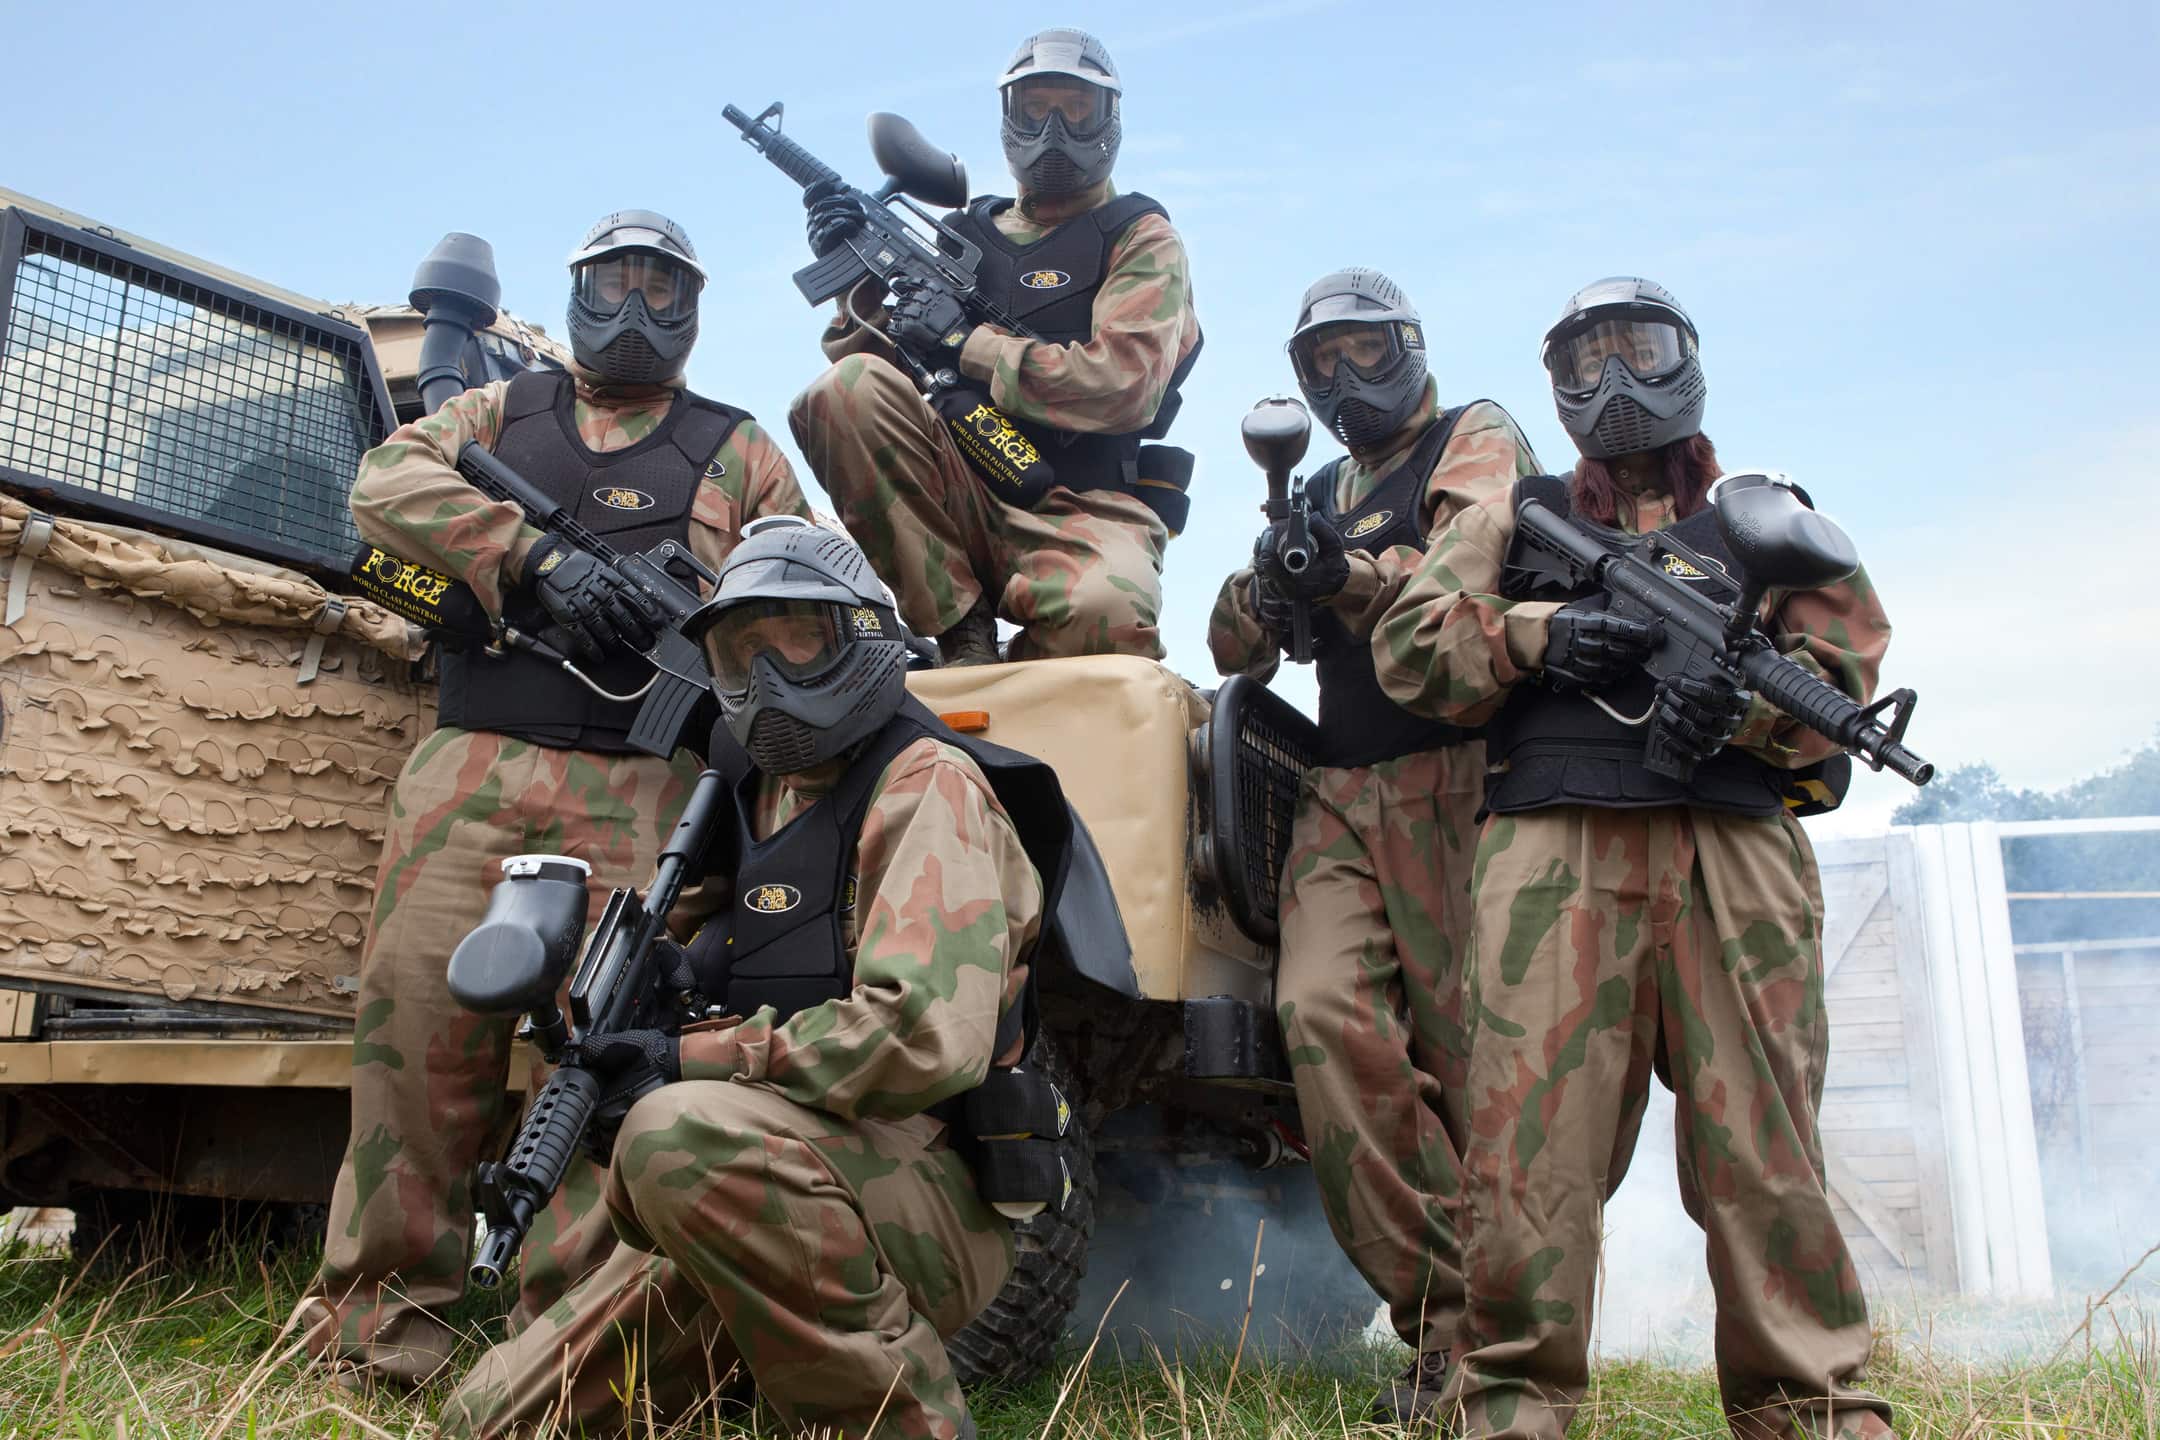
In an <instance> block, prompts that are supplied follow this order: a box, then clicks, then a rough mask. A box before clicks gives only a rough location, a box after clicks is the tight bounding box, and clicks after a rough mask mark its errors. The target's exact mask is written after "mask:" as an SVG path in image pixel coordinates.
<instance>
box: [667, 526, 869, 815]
mask: <svg viewBox="0 0 2160 1440" xmlns="http://www.w3.org/2000/svg"><path fill="white" fill-rule="evenodd" d="M714 598H715V602H716V603H717V604H718V605H719V606H720V607H722V608H720V609H719V611H718V618H717V619H716V620H715V621H714V624H713V627H712V630H711V632H710V635H711V640H712V644H713V647H714V649H715V650H717V652H718V655H717V664H716V665H715V667H714V671H713V688H714V689H715V690H716V691H717V692H718V693H719V698H720V718H721V721H722V722H723V723H724V724H725V725H726V726H727V728H728V733H729V734H731V735H733V736H734V737H735V740H736V743H738V744H739V745H741V746H742V747H743V749H744V750H746V751H747V752H749V755H750V760H751V763H752V764H754V765H756V766H757V767H758V769H760V770H762V771H764V772H765V773H766V774H768V775H792V774H795V773H796V772H798V771H802V770H808V769H810V768H811V767H813V766H816V765H821V764H823V763H824V762H826V761H827V760H831V759H834V758H836V757H838V756H840V755H843V754H845V753H846V752H847V751H848V750H849V749H851V748H852V747H854V746H855V745H858V744H860V743H861V742H862V741H864V740H866V739H868V738H869V737H870V736H872V735H874V734H876V733H877V732H878V731H879V730H880V729H882V728H884V725H885V722H886V721H888V720H890V719H891V718H892V717H893V715H894V713H895V712H896V711H898V710H899V708H900V703H901V701H902V700H903V699H904V698H905V696H906V689H905V686H904V683H903V676H904V672H905V670H906V668H907V647H906V644H905V642H904V641H903V640H902V638H901V629H900V619H899V616H898V615H896V614H895V613H894V611H893V607H892V603H891V602H890V601H889V600H888V599H887V598H886V594H885V589H884V587H883V586H882V585H880V584H879V583H878V580H877V577H876V575H875V574H873V573H872V571H871V569H870V562H869V561H868V560H867V559H865V558H864V556H863V553H862V551H860V550H858V549H857V548H856V547H855V544H854V542H853V541H851V540H849V539H848V538H847V536H845V535H842V534H840V533H839V532H837V531H833V530H827V529H824V528H822V527H821V526H817V525H812V524H811V523H810V522H808V521H806V520H800V519H797V518H795V517H793V516H775V517H771V518H768V519H764V520H758V521H755V522H753V523H752V524H751V525H750V526H748V527H747V528H746V529H745V530H744V532H743V540H742V543H741V544H739V545H737V546H736V547H735V550H734V553H733V554H731V555H729V556H728V560H727V563H726V564H725V565H723V566H721V567H720V584H719V588H718V591H717V592H716V594H715V597H714Z"/></svg>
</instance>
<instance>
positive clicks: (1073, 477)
mask: <svg viewBox="0 0 2160 1440" xmlns="http://www.w3.org/2000/svg"><path fill="white" fill-rule="evenodd" d="M1012 203H1013V202H1012V201H1011V200H1010V199H1007V198H1004V197H1001V196H995V195H985V196H983V197H981V198H980V199H977V200H974V201H971V202H969V204H968V207H967V209H965V210H955V211H953V212H952V213H950V214H948V215H947V216H946V217H945V223H946V224H947V225H949V226H951V227H952V228H953V229H954V230H957V231H958V232H959V233H960V234H962V235H964V236H966V237H967V238H968V239H969V240H971V241H973V242H974V243H975V244H976V245H977V246H979V247H981V249H982V263H981V266H980V268H979V270H978V273H977V275H976V284H977V287H978V288H979V289H980V291H981V293H982V295H983V298H984V299H986V300H989V301H990V302H991V303H992V304H995V305H997V306H1000V307H1001V308H1002V309H1003V310H1004V311H1005V313H1006V314H1008V315H1010V316H1012V317H1013V319H1015V320H1018V321H1019V322H1020V323H1021V324H1023V325H1025V326H1027V327H1028V328H1029V329H1030V330H1033V331H1034V332H1035V333H1036V334H1038V335H1040V336H1042V338H1043V339H1045V340H1048V341H1051V342H1053V343H1055V344H1059V345H1076V344H1085V343H1087V342H1088V341H1089V340H1092V339H1093V338H1094V337H1095V292H1096V291H1098V290H1100V289H1101V288H1102V282H1103V277H1104V275H1105V274H1107V273H1108V271H1109V268H1110V252H1111V251H1112V250H1113V249H1115V248H1116V247H1117V242H1118V241H1119V240H1120V239H1121V238H1122V237H1123V236H1124V234H1125V232H1126V231H1127V230H1129V229H1131V228H1132V226H1133V223H1134V222H1135V221H1137V220H1139V219H1140V218H1141V217H1142V216H1145V215H1161V216H1163V217H1164V218H1166V219H1167V218H1168V217H1169V213H1170V212H1169V211H1167V210H1165V209H1163V207H1162V205H1161V204H1160V203H1159V202H1157V201H1154V200H1151V199H1149V198H1148V197H1147V196H1145V195H1141V194H1138V193H1135V194H1131V195H1120V196H1118V197H1117V198H1116V199H1115V200H1112V201H1111V202H1110V203H1108V204H1107V205H1098V206H1097V207H1096V208H1094V209H1093V210H1090V211H1088V212H1087V213H1086V214H1084V215H1075V216H1073V218H1072V219H1070V220H1067V221H1066V222H1065V223H1064V224H1062V225H1060V226H1058V227H1057V228H1056V229H1054V230H1052V231H1051V232H1050V233H1049V234H1047V235H1045V236H1043V237H1042V239H1040V240H1037V241H1036V242H1035V243H1034V244H1032V245H1022V244H1019V243H1018V242H1017V241H1014V240H1012V239H1010V238H1008V237H1007V236H1006V235H1004V234H1003V233H1002V232H1001V231H999V229H998V228H997V225H996V223H995V218H994V217H996V216H997V215H998V214H1000V213H1002V212H1003V211H1005V210H1009V209H1011V208H1012ZM1199 358H1200V344H1199V343H1197V342H1196V343H1195V344H1194V345H1193V348H1192V352H1191V353H1190V354H1188V355H1187V356H1186V357H1185V358H1184V359H1183V360H1181V361H1179V362H1178V367H1177V369H1176V370H1174V371H1173V372H1171V375H1170V384H1169V386H1168V387H1167V388H1165V389H1164V391H1163V398H1162V403H1161V404H1160V405H1159V406H1157V407H1156V410H1155V418H1154V419H1153V420H1151V421H1150V422H1149V423H1148V424H1147V426H1146V427H1145V428H1143V429H1140V430H1134V431H1131V432H1129V433H1127V434H1123V435H1097V434H1083V433H1081V432H1078V431H1072V430H1053V429H1051V428H1050V427H1049V426H1047V425H1037V424H1034V423H1033V422H1031V421H1025V420H1015V421H1014V424H1015V425H1016V426H1017V427H1018V428H1019V430H1020V432H1021V433H1022V434H1024V435H1026V436H1027V438H1028V440H1029V442H1030V443H1032V444H1033V445H1034V446H1035V448H1036V450H1037V451H1039V452H1040V453H1041V454H1042V456H1043V458H1044V459H1046V460H1048V461H1049V462H1050V466H1051V468H1052V469H1053V470H1055V471H1056V472H1057V483H1058V484H1060V485H1063V486H1064V487H1065V488H1066V489H1068V490H1075V491H1079V490H1106V489H1108V490H1128V491H1136V492H1137V493H1139V494H1140V498H1142V499H1143V500H1149V501H1150V503H1151V504H1152V503H1154V502H1153V500H1152V499H1151V497H1149V496H1148V494H1147V493H1146V490H1145V489H1144V488H1143V487H1141V485H1140V478H1141V472H1142V470H1143V468H1144V467H1143V465H1142V463H1141V455H1140V450H1141V442H1142V441H1143V440H1158V439H1160V438H1162V437H1163V436H1164V435H1167V434H1168V433H1169V432H1170V422H1171V421H1173V420H1175V419H1176V418H1177V413H1178V407H1179V406H1180V405H1182V404H1184V399H1183V397H1182V396H1181V395H1180V394H1179V390H1180V388H1181V387H1182V386H1183V385H1184V383H1185V377H1186V376H1188V375H1190V374H1191V373H1192V367H1193V362H1194V361H1195V360H1198V359H1199ZM1158 508H1159V507H1158ZM1182 517H1183V512H1182V510H1180V511H1179V517H1178V518H1179V519H1180V520H1182ZM1166 518H1167V517H1166ZM1171 528H1172V529H1176V528H1178V527H1177V526H1176V525H1172V526H1171Z"/></svg>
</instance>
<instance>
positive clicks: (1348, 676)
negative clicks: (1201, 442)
mask: <svg viewBox="0 0 2160 1440" xmlns="http://www.w3.org/2000/svg"><path fill="white" fill-rule="evenodd" d="M1471 403H1472V404H1477V403H1481V402H1477V401H1473V402H1471ZM1469 408H1470V406H1468V405H1458V406H1456V407H1455V408H1454V409H1452V410H1449V411H1447V412H1446V413H1444V414H1442V415H1439V416H1436V417H1434V419H1433V422H1432V424H1430V425H1428V426H1426V427H1425V433H1424V434H1422V435H1420V436H1419V437H1418V441H1417V444H1416V445H1415V446H1413V447H1412V448H1411V451H1410V454H1409V455H1408V456H1407V457H1406V458H1405V459H1404V460H1403V462H1402V463H1401V464H1400V465H1398V466H1396V467H1395V468H1394V469H1393V470H1391V471H1389V472H1388V473H1387V475H1386V477H1385V478H1384V479H1382V480H1381V481H1380V483H1379V484H1377V485H1375V486H1374V487H1373V489H1372V493H1371V494H1369V495H1367V496H1366V497H1365V498H1364V499H1363V500H1361V501H1359V502H1358V504H1357V505H1356V506H1354V507H1353V508H1352V509H1351V510H1349V511H1348V512H1347V513H1345V514H1341V515H1338V514H1336V513H1335V476H1336V474H1337V472H1338V471H1339V469H1340V468H1341V466H1342V461H1341V460H1340V459H1336V460H1331V461H1329V462H1328V463H1327V464H1326V465H1323V466H1322V467H1321V468H1320V470H1319V473H1317V474H1315V475H1314V476H1313V477H1312V478H1311V479H1310V480H1308V481H1306V482H1305V498H1306V503H1307V504H1308V505H1309V506H1310V507H1311V508H1312V510H1313V512H1314V513H1315V514H1319V515H1325V516H1327V517H1328V519H1329V520H1331V521H1333V522H1334V524H1335V528H1336V530H1337V531H1339V532H1340V533H1341V535H1342V537H1343V544H1344V545H1346V546H1347V547H1349V548H1350V549H1352V550H1362V551H1364V552H1365V553H1366V554H1368V555H1378V554H1380V553H1381V552H1383V551H1385V550H1389V549H1392V548H1394V547H1395V546H1398V545H1407V546H1409V547H1410V548H1411V549H1413V550H1417V551H1420V552H1422V551H1423V550H1424V549H1425V531H1424V529H1423V527H1422V526H1421V525H1420V523H1419V521H1420V519H1421V515H1420V512H1421V511H1422V510H1423V509H1424V502H1425V485H1426V482H1427V481H1428V480H1430V479H1431V478H1432V472H1433V467H1434V466H1435V465H1437V464H1439V463H1440V457H1441V456H1442V455H1443V454H1445V453H1446V451H1447V446H1448V441H1449V440H1450V439H1452V438H1453V437H1454V434H1455V426H1456V424H1457V422H1458V421H1460V420H1461V419H1462V415H1463V411H1465V410H1467V409H1469ZM1312 625H1313V664H1314V668H1315V670H1316V671H1317V672H1318V678H1319V681H1320V748H1319V761H1320V763H1321V764H1322V765H1329V766H1334V767H1336V768H1339V769H1341V768H1349V767H1351V766H1357V765H1378V764H1380V763H1381V762H1382V761H1385V760H1397V759H1400V758H1401V757H1403V756H1405V755H1415V754H1417V753H1419V752H1420V751H1424V750H1437V749H1439V748H1440V747H1441V746H1443V745H1460V744H1461V743H1462V742H1463V741H1465V740H1471V739H1475V738H1476V737H1477V734H1478V732H1477V731H1475V730H1465V729H1463V728H1462V727H1461V726H1458V725H1447V724H1443V723H1441V722H1440V721H1438V720H1428V719H1426V718H1425V717H1423V716H1420V715H1413V714H1411V713H1410V712H1409V711H1408V710H1405V709H1403V707H1402V706H1400V705H1398V704H1396V703H1395V702H1394V701H1393V700H1390V699H1389V698H1388V696H1387V692H1386V691H1384V690H1382V689H1381V688H1380V679H1379V676H1378V675H1377V674H1375V673H1374V670H1373V655H1372V645H1371V643H1370V642H1369V641H1365V640H1360V639H1358V638H1357V637H1356V636H1354V635H1352V634H1351V633H1350V629H1349V627H1348V626H1346V625H1344V624H1343V622H1342V618H1341V617H1340V616H1338V615H1337V614H1336V613H1335V611H1334V609H1333V608H1332V607H1330V606H1326V605H1316V606H1314V607H1313V617H1312Z"/></svg>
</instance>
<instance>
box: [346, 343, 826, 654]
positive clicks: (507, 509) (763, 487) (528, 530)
mask: <svg viewBox="0 0 2160 1440" xmlns="http://www.w3.org/2000/svg"><path fill="white" fill-rule="evenodd" d="M572 373H573V374H574V375H575V376H576V379H577V408H576V419H577V430H578V438H579V439H580V440H582V441H584V442H585V444H586V446H587V447H588V448H590V449H592V450H595V451H599V452H601V453H603V454H605V453H607V452H608V451H612V450H622V449H626V448H628V447H629V446H632V445H635V444H636V443H637V442H638V441H640V440H642V439H644V438H645V437H646V436H647V435H650V434H651V433H652V431H653V427H654V426H656V425H658V424H659V423H660V421H661V418H662V417H663V416H665V415H666V414H667V410H668V406H669V405H670V404H672V403H673V402H674V399H675V392H676V391H677V390H679V389H681V388H682V382H681V381H679V380H678V381H675V382H672V383H671V384H669V385H666V386H652V385H648V386H640V387H637V388H634V389H618V390H608V389H602V388H599V387H598V386H596V384H595V383H594V382H595V378H596V377H594V376H593V375H592V374H591V373H590V372H588V371H584V370H573V371H572ZM508 389H509V383H508V382H507V381H500V380H498V381H495V382H494V383H492V384H488V385H482V386H480V387H479V388H478V389H475V390H467V391H466V392H465V393H464V394H462V395H459V396H457V397H456V398H455V399H452V400H451V401H450V402H449V403H447V404H446V405H444V406H443V407H442V408H441V409H440V410H438V411H436V412H435V413H434V414H433V415H430V416H427V417H426V418H425V419H421V420H415V421H413V422H411V423H410V424H407V425H401V426H399V427H398V428H397V430H396V431H394V432H393V433H392V434H391V435H390V437H389V438H388V439H387V440H385V441H383V443H382V444H380V445H378V446H376V447H375V448H374V449H373V450H370V451H368V453H367V454H366V455H364V456H362V457H361V460H360V475H359V478H358V479H356V480H355V481H353V489H352V511H353V523H354V524H355V525H357V526H358V527H359V530H360V537H361V538H362V539H363V540H366V541H367V542H368V543H370V544H372V545H380V546H381V547H382V548H383V549H385V550H388V551H391V552H393V553H394V554H398V555H402V556H404V557H405V558H406V559H408V560H411V561H413V562H415V563H417V564H422V565H431V566H433V567H434V568H436V569H438V570H441V571H443V572H445V573H446V574H450V575H454V576H456V577H457V578H458V579H460V580H463V581H464V582H465V583H466V584H468V585H470V586H471V587H472V589H473V593H474V594H475V595H477V596H478V597H479V598H480V603H481V604H482V605H484V606H486V607H487V611H488V613H489V614H490V615H500V614H502V604H503V595H504V594H505V592H507V591H508V590H509V589H511V588H512V587H513V586H515V585H516V584H517V583H518V578H519V574H520V571H521V569H522V567H523V566H524V563H525V555H526V552H527V551H529V550H531V549H532V547H533V546H534V545H535V544H536V543H538V541H539V539H540V532H539V531H538V530H536V529H535V528H533V526H532V525H530V524H528V523H527V522H526V520H525V513H524V511H522V510H520V509H519V508H518V507H517V506H515V505H513V504H511V503H509V502H508V501H505V500H490V499H488V498H487V497H486V496H485V495H482V494H481V493H480V492H479V491H477V490H475V489H473V487H472V486H470V485H468V484H467V483H466V482H465V478H464V477H463V476H462V475H460V474H458V472H457V454H458V452H459V451H460V450H462V449H464V448H465V444H466V442H467V441H469V440H478V441H479V442H480V443H481V444H482V445H485V446H487V447H488V448H489V449H493V448H494V446H495V441H496V438H497V437H498V436H499V435H500V434H501V433H502V417H503V393H504V391H506V390H508ZM717 458H718V459H719V460H720V461H721V467H720V469H721V475H720V478H719V479H707V480H706V481H705V482H704V484H703V485H701V486H700V487H699V490H698V497H697V501H696V503H695V504H694V505H693V506H692V507H691V511H690V520H691V525H690V550H691V553H692V554H694V555H696V556H697V557H698V559H700V560H702V561H703V562H704V563H705V564H707V565H710V566H711V567H713V568H714V569H715V570H717V569H719V568H720V563H721V562H722V561H723V560H725V559H727V556H728V552H729V551H730V550H733V549H734V548H735V540H736V537H737V536H738V535H740V534H741V533H742V527H743V526H744V525H745V524H747V523H748V522H750V521H752V520H755V519H757V518H759V517H760V516H764V515H801V516H804V517H805V518H807V517H808V516H809V514H810V506H809V504H808V503H807V502H806V501H805V500H804V499H803V493H802V490H801V489H800V487H798V486H797V485H796V483H795V472H794V471H793V470H792V469H790V468H789V466H788V462H787V456H786V455H784V454H782V453H781V451H780V447H779V446H778V445H775V444H774V443H773V442H772V439H771V437H769V436H768V435H766V433H765V432H764V431H763V430H762V429H760V428H758V425H757V422H756V421H753V420H745V421H743V422H742V423H741V424H740V425H738V426H736V427H735V431H734V433H733V434H731V435H729V436H728V438H727V443H726V444H725V445H722V446H721V447H720V453H719V455H718V457H717ZM709 473H710V467H708V474H709Z"/></svg>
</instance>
